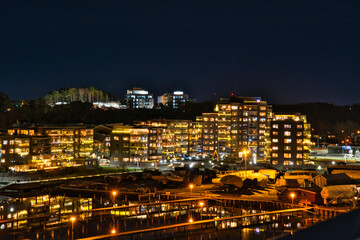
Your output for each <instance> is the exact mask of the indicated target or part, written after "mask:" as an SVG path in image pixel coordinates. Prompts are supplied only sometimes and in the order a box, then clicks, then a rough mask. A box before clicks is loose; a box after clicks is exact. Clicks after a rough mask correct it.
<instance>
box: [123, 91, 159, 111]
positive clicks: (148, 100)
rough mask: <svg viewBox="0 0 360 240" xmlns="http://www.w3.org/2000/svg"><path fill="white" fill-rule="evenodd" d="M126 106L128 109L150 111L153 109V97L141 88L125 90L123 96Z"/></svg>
mask: <svg viewBox="0 0 360 240" xmlns="http://www.w3.org/2000/svg"><path fill="white" fill-rule="evenodd" d="M125 98H126V102H127V105H128V106H129V108H130V109H138V108H147V109H152V108H153V107H154V96H153V94H151V93H149V92H148V91H146V90H144V89H142V88H133V89H131V90H127V94H126V95H125Z"/></svg>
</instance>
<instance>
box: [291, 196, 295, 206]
mask: <svg viewBox="0 0 360 240" xmlns="http://www.w3.org/2000/svg"><path fill="white" fill-rule="evenodd" d="M290 197H291V208H294V198H295V193H290Z"/></svg>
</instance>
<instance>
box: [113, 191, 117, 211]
mask: <svg viewBox="0 0 360 240" xmlns="http://www.w3.org/2000/svg"><path fill="white" fill-rule="evenodd" d="M116 194H117V191H112V195H113V196H114V204H113V207H115V197H116Z"/></svg>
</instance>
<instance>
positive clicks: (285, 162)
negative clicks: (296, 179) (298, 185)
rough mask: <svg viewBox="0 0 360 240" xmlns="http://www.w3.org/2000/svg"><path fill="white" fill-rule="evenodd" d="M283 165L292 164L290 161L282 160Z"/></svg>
mask: <svg viewBox="0 0 360 240" xmlns="http://www.w3.org/2000/svg"><path fill="white" fill-rule="evenodd" d="M284 165H293V163H292V161H284Z"/></svg>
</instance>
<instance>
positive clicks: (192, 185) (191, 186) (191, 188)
mask: <svg viewBox="0 0 360 240" xmlns="http://www.w3.org/2000/svg"><path fill="white" fill-rule="evenodd" d="M189 188H190V191H191V194H190V195H191V197H192V190H193V188H194V184H192V183H191V184H190V185H189Z"/></svg>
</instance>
